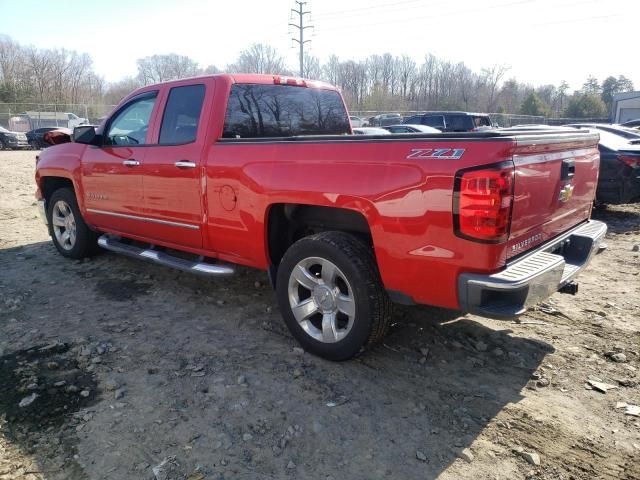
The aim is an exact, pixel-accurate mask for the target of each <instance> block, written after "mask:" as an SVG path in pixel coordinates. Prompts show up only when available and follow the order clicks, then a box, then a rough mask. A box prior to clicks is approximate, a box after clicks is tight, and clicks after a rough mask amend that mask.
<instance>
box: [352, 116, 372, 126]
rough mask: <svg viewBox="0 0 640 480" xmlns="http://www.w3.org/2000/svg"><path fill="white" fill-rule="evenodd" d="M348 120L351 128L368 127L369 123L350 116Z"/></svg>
mask: <svg viewBox="0 0 640 480" xmlns="http://www.w3.org/2000/svg"><path fill="white" fill-rule="evenodd" d="M349 119H350V120H351V126H352V127H353V128H360V127H367V126H369V122H367V121H366V120H365V119H364V118H360V117H356V116H355V115H350V116H349Z"/></svg>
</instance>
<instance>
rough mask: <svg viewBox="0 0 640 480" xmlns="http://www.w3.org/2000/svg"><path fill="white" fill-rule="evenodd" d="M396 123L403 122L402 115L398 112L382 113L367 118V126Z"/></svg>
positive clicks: (382, 125)
mask: <svg viewBox="0 0 640 480" xmlns="http://www.w3.org/2000/svg"><path fill="white" fill-rule="evenodd" d="M398 123H404V122H403V121H402V115H400V114H399V113H382V114H380V115H376V116H375V117H371V118H370V119H369V126H371V127H384V126H386V125H396V124H398Z"/></svg>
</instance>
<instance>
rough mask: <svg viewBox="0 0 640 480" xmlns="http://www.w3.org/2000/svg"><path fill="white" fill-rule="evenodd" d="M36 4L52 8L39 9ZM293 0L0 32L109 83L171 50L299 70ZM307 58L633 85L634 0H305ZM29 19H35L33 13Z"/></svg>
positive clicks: (19, 17) (95, 5)
mask: <svg viewBox="0 0 640 480" xmlns="http://www.w3.org/2000/svg"><path fill="white" fill-rule="evenodd" d="M46 5H50V7H49V9H50V12H47V11H46V9H47V7H46ZM295 6H296V5H295V2H294V0H270V1H266V0H261V1H259V0H242V1H241V0H235V1H228V0H225V1H216V0H180V1H171V0H106V1H102V2H92V1H78V0H56V1H55V2H54V1H52V0H46V1H45V0H41V1H37V0H0V34H5V35H9V36H10V37H12V38H13V39H14V40H16V41H18V42H19V43H21V44H23V45H34V46H36V47H42V48H66V49H69V50H77V51H80V52H87V53H89V54H90V55H91V57H92V58H93V60H94V66H95V70H96V72H97V73H98V74H100V75H102V76H104V77H105V79H106V80H107V81H110V82H111V81H117V80H119V79H121V78H123V77H126V76H134V75H135V74H136V59H137V58H141V57H144V56H148V55H154V54H162V53H177V54H181V55H187V56H189V57H191V58H193V59H194V60H196V61H197V62H198V63H199V64H200V66H202V67H206V66H207V65H211V64H213V65H216V66H217V67H218V68H220V69H224V67H225V65H227V64H229V63H231V62H233V61H234V60H235V59H236V58H237V56H238V54H239V53H240V51H241V50H243V49H245V48H247V47H248V46H249V45H250V44H252V43H266V44H270V45H272V46H273V47H275V48H277V49H278V50H279V51H280V53H281V54H282V55H284V56H285V58H286V60H287V63H288V65H290V67H291V68H292V69H293V70H294V71H295V70H296V68H297V58H298V57H297V55H298V50H297V46H296V45H297V44H294V42H292V40H291V37H292V36H294V31H295V30H294V29H292V28H291V27H289V26H288V24H289V23H290V22H291V23H295V21H296V19H295V18H292V17H291V15H292V12H291V9H292V8H294V7H295ZM304 7H305V10H306V11H310V14H309V15H305V21H306V22H307V23H308V24H309V25H313V28H312V29H308V30H306V32H307V33H308V38H309V39H310V40H311V42H310V43H308V44H306V47H307V48H308V51H309V53H311V54H312V55H315V56H317V57H319V58H320V60H321V62H324V61H325V60H326V59H327V58H328V57H329V56H330V55H331V54H335V55H337V56H338V57H339V58H340V59H341V60H347V59H353V60H361V59H364V58H366V57H367V56H369V55H371V54H381V53H384V52H390V53H392V54H394V55H402V54H405V53H406V54H408V55H410V56H411V57H413V58H414V59H415V60H416V61H417V62H418V63H421V62H422V60H423V59H424V56H425V55H426V54H427V53H432V54H434V55H436V56H438V57H440V58H442V59H446V60H450V61H454V62H464V63H465V64H466V65H467V66H469V67H470V68H472V69H473V70H476V71H479V70H480V69H481V68H482V67H488V66H492V65H506V66H509V67H510V70H509V71H508V73H507V78H509V77H515V78H517V79H518V80H519V81H521V82H526V83H530V84H533V85H542V84H549V83H551V84H555V85H557V84H559V83H560V81H562V80H566V81H567V82H568V83H569V85H570V87H571V89H577V88H580V87H581V86H582V84H583V83H584V81H585V80H586V78H587V77H588V76H589V75H594V76H595V77H596V78H598V79H599V80H600V81H602V80H603V79H604V78H605V77H607V76H609V75H614V76H618V75H625V76H626V77H628V78H630V79H631V80H632V81H633V82H634V84H635V86H636V89H640V61H638V59H637V54H635V53H634V52H635V51H636V49H637V46H636V45H637V28H638V27H637V22H638V18H640V15H639V14H640V1H639V0H607V1H604V0H456V1H455V2H453V1H451V0H350V1H345V0H308V1H307V3H306V5H304ZM36 12H37V13H36Z"/></svg>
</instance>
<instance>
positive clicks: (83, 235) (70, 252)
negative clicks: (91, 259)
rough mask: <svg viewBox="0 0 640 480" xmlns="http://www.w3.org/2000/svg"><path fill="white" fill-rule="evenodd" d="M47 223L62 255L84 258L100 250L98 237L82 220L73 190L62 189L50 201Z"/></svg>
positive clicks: (54, 193) (54, 242)
mask: <svg viewBox="0 0 640 480" xmlns="http://www.w3.org/2000/svg"><path fill="white" fill-rule="evenodd" d="M47 221H48V223H49V234H50V235H51V239H52V240H53V244H54V245H55V246H56V248H57V249H58V252H60V254H61V255H63V256H65V257H68V258H75V259H79V258H84V257H88V256H91V255H93V254H94V253H96V251H97V250H98V246H97V240H98V235H97V234H96V233H95V232H94V231H93V230H91V229H90V228H89V227H88V226H87V224H86V223H84V220H83V218H82V215H81V214H80V209H79V208H78V202H77V201H76V196H75V193H74V191H73V190H71V189H69V188H60V189H58V190H56V191H55V192H53V195H51V198H50V199H49V201H48V208H47Z"/></svg>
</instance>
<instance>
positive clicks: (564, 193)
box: [558, 183, 575, 202]
mask: <svg viewBox="0 0 640 480" xmlns="http://www.w3.org/2000/svg"><path fill="white" fill-rule="evenodd" d="M574 188H575V187H574V186H573V185H571V184H570V183H567V184H566V185H565V186H564V187H562V188H561V189H560V196H559V197H558V200H560V201H561V202H566V201H567V200H569V199H570V198H571V197H572V196H573V189H574Z"/></svg>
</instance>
